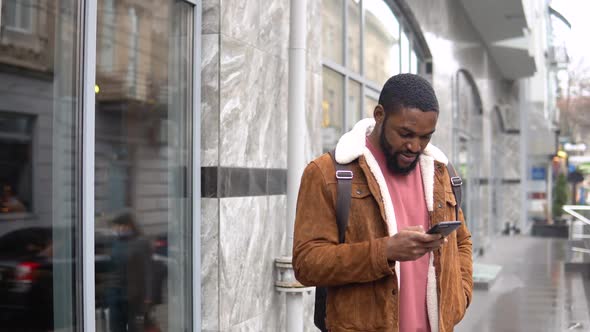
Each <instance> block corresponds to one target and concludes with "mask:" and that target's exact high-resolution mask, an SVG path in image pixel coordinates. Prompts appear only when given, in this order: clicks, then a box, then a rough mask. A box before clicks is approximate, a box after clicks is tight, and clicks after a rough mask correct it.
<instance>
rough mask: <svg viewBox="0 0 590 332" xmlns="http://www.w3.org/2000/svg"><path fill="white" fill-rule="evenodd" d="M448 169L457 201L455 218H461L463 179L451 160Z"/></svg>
mask: <svg viewBox="0 0 590 332" xmlns="http://www.w3.org/2000/svg"><path fill="white" fill-rule="evenodd" d="M447 170H448V171H449V176H450V177H451V188H453V194H454V195H455V201H457V205H455V218H456V219H457V220H458V219H459V208H461V200H462V192H461V186H462V185H463V180H462V179H461V177H460V176H459V175H458V174H457V171H456V170H455V167H453V164H451V162H449V163H448V164H447Z"/></svg>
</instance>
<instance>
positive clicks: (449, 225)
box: [426, 221, 461, 237]
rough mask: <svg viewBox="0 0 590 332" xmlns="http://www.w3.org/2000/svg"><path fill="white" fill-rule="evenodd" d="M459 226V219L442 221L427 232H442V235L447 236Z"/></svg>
mask: <svg viewBox="0 0 590 332" xmlns="http://www.w3.org/2000/svg"><path fill="white" fill-rule="evenodd" d="M459 226H461V222H460V221H442V222H440V223H438V224H436V225H434V226H432V228H430V229H429V230H428V232H426V233H427V234H442V235H443V236H444V237H447V236H448V235H449V234H451V233H452V232H453V231H454V230H456V229H457V228H459Z"/></svg>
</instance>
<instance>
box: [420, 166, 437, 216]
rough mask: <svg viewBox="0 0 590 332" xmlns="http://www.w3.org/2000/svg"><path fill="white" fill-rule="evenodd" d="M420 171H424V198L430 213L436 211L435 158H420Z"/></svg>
mask: <svg viewBox="0 0 590 332" xmlns="http://www.w3.org/2000/svg"><path fill="white" fill-rule="evenodd" d="M420 170H421V171H422V183H423V187H424V198H425V199H426V207H427V208H428V211H430V212H432V211H434V192H433V190H434V158H432V157H431V156H426V155H421V156H420Z"/></svg>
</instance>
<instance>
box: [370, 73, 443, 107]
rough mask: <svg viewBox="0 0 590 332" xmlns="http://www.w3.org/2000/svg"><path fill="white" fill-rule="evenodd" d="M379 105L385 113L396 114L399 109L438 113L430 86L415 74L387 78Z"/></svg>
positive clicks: (436, 102) (434, 96)
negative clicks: (415, 109) (406, 108)
mask: <svg viewBox="0 0 590 332" xmlns="http://www.w3.org/2000/svg"><path fill="white" fill-rule="evenodd" d="M379 104H380V105H381V106H383V109H385V112H386V113H389V112H396V111H398V110H399V109H400V108H401V107H408V108H417V109H419V110H421V111H423V112H436V113H438V100H437V99H436V94H435V93H434V89H433V88H432V85H430V82H428V81H427V80H426V79H425V78H423V77H421V76H418V75H415V74H398V75H395V76H392V77H391V78H389V79H388V80H387V82H385V85H383V90H381V95H380V96H379Z"/></svg>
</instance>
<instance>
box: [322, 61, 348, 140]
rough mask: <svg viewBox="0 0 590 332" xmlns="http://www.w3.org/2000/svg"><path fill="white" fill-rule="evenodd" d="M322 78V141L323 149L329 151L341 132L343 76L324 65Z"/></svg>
mask: <svg viewBox="0 0 590 332" xmlns="http://www.w3.org/2000/svg"><path fill="white" fill-rule="evenodd" d="M322 80H323V86H324V88H323V100H322V142H323V147H324V151H330V150H331V149H333V148H335V147H336V143H338V138H340V135H342V133H343V131H342V126H343V115H344V105H343V103H344V76H342V75H340V74H338V73H337V72H335V71H333V70H330V69H328V68H326V67H324V69H323V75H322Z"/></svg>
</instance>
